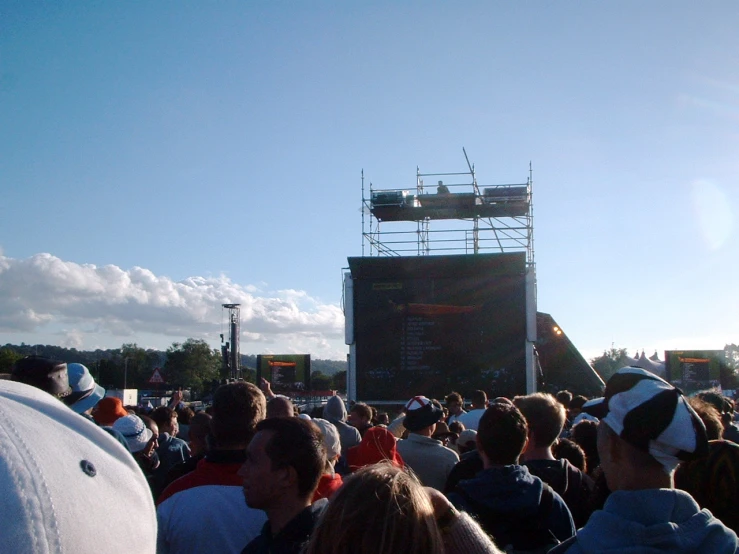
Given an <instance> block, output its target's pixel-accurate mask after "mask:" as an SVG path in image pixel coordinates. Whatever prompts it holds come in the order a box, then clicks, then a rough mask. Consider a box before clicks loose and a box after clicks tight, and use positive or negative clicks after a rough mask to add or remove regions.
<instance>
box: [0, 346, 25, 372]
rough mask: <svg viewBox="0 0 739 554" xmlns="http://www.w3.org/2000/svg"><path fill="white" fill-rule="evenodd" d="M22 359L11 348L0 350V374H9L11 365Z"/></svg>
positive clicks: (5, 347) (4, 347) (20, 355)
mask: <svg viewBox="0 0 739 554" xmlns="http://www.w3.org/2000/svg"><path fill="white" fill-rule="evenodd" d="M22 357H23V355H22V354H20V353H18V352H16V351H15V350H13V349H12V348H8V347H7V346H3V347H2V348H0V373H10V372H11V371H12V370H13V364H15V362H17V361H18V360H20V359H21V358H22Z"/></svg>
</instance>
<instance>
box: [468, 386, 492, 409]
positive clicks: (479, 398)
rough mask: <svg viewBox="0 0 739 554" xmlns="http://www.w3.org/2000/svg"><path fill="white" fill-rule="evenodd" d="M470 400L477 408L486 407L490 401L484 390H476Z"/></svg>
mask: <svg viewBox="0 0 739 554" xmlns="http://www.w3.org/2000/svg"><path fill="white" fill-rule="evenodd" d="M470 400H472V403H473V404H475V405H476V406H485V404H486V403H487V401H488V395H487V394H485V391H484V390H476V391H475V392H473V393H472V395H471V396H470Z"/></svg>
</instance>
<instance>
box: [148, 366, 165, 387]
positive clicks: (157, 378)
mask: <svg viewBox="0 0 739 554" xmlns="http://www.w3.org/2000/svg"><path fill="white" fill-rule="evenodd" d="M149 383H151V384H152V385H155V384H158V383H164V377H162V374H161V373H159V368H156V369H155V370H154V373H153V374H152V376H151V378H150V379H149Z"/></svg>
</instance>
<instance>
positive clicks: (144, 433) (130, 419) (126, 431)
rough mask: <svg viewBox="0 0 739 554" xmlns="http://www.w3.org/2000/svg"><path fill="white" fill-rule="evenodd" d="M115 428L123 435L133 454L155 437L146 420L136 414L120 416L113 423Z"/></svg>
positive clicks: (142, 448)
mask: <svg viewBox="0 0 739 554" xmlns="http://www.w3.org/2000/svg"><path fill="white" fill-rule="evenodd" d="M113 429H115V430H116V431H118V432H119V433H120V434H121V435H123V437H124V438H125V439H126V442H127V443H128V448H129V450H131V453H132V454H136V453H137V452H140V451H142V450H144V449H145V448H146V447H147V445H148V444H149V441H151V440H152V439H153V438H154V433H153V432H152V431H151V429H149V428H148V427H147V426H146V424H145V423H144V420H143V419H141V418H140V417H139V416H137V415H135V414H129V415H127V416H124V417H119V418H118V419H117V420H116V421H115V423H113Z"/></svg>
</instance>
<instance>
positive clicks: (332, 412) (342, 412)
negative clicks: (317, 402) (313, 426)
mask: <svg viewBox="0 0 739 554" xmlns="http://www.w3.org/2000/svg"><path fill="white" fill-rule="evenodd" d="M323 418H324V419H327V420H329V421H332V422H333V421H346V405H345V404H344V401H343V400H342V399H341V397H340V396H331V397H329V399H328V400H327V401H326V405H325V406H324V407H323Z"/></svg>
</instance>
